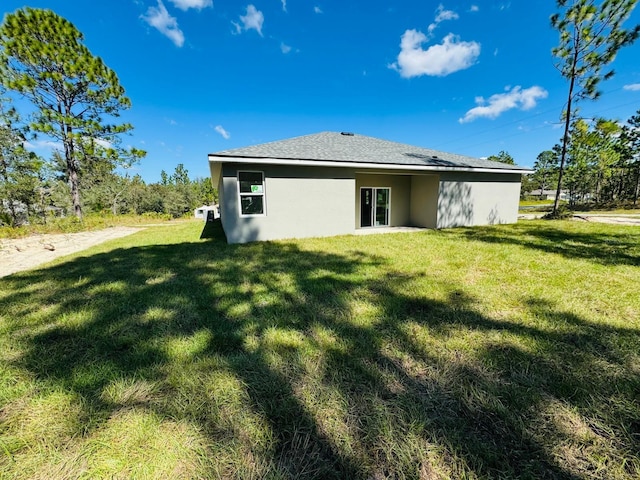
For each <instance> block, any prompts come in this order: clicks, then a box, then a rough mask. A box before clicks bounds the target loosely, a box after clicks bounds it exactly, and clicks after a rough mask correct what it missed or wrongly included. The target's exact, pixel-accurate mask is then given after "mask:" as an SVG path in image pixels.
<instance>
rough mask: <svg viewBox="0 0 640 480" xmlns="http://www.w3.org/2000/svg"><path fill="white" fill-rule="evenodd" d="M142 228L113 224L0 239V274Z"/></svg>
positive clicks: (26, 268) (40, 262) (80, 249)
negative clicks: (93, 228) (60, 232)
mask: <svg viewBox="0 0 640 480" xmlns="http://www.w3.org/2000/svg"><path fill="white" fill-rule="evenodd" d="M140 230H142V229H141V228H133V227H113V228H107V229H104V230H96V231H92V232H79V233H66V234H45V235H31V236H29V237H25V238H17V239H2V240H0V277H6V276H7V275H11V274H12V273H16V272H21V271H23V270H29V269H31V268H35V267H37V266H39V265H42V264H43V263H47V262H50V261H51V260H54V259H55V258H58V257H62V256H63V255H69V254H71V253H75V252H80V251H82V250H85V249H87V248H89V247H93V246H94V245H98V244H100V243H102V242H106V241H107V240H113V239H114V238H121V237H126V236H127V235H131V234H132V233H136V232H139V231H140Z"/></svg>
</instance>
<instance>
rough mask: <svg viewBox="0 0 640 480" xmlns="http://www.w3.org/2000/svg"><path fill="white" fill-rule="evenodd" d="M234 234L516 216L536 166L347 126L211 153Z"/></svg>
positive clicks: (346, 230)
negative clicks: (528, 175)
mask: <svg viewBox="0 0 640 480" xmlns="http://www.w3.org/2000/svg"><path fill="white" fill-rule="evenodd" d="M209 166H210V169H211V179H212V182H213V185H214V187H217V188H218V194H219V205H220V219H221V221H222V226H223V229H224V231H225V234H226V236H227V240H228V241H229V243H244V242H251V241H255V240H274V239H283V238H302V237H320V236H332V235H341V234H353V233H355V232H356V230H358V229H365V228H367V229H369V228H371V229H373V228H388V227H396V226H415V227H425V228H447V227H458V226H472V225H489V224H497V223H515V222H516V221H517V218H518V201H519V197H520V181H521V176H522V174H526V173H531V170H530V169H527V168H523V167H518V166H514V165H507V164H504V163H499V162H492V161H488V160H483V159H478V158H471V157H465V156H462V155H456V154H452V153H445V152H440V151H436V150H431V149H427V148H421V147H414V146H411V145H405V144H401V143H396V142H390V141H386V140H380V139H377V138H372V137H367V136H363V135H355V134H352V133H346V132H342V133H339V132H322V133H317V134H314V135H305V136H302V137H296V138H291V139H287V140H281V141H277V142H271V143H265V144H261V145H255V146H250V147H245V148H237V149H232V150H224V151H221V152H217V153H212V154H210V155H209Z"/></svg>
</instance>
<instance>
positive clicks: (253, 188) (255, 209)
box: [238, 171, 265, 217]
mask: <svg viewBox="0 0 640 480" xmlns="http://www.w3.org/2000/svg"><path fill="white" fill-rule="evenodd" d="M238 194H239V196H240V216H241V217H244V216H249V215H264V214H265V208H264V207H265V201H264V194H265V189H264V172H248V171H245V172H238Z"/></svg>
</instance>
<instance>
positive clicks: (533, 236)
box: [442, 221, 640, 266]
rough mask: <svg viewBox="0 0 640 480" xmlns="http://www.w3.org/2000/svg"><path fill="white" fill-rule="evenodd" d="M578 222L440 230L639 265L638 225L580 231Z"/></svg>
mask: <svg viewBox="0 0 640 480" xmlns="http://www.w3.org/2000/svg"><path fill="white" fill-rule="evenodd" d="M567 226H571V228H567ZM580 226H581V224H576V223H575V222H549V221H536V222H524V223H518V224H516V225H509V226H504V227H474V228H460V229H452V230H443V231H442V232H443V233H444V234H446V235H448V236H459V237H462V238H466V239H469V240H476V241H481V242H487V243H505V244H510V245H520V246H522V247H526V248H529V249H532V250H540V251H543V252H547V253H556V254H559V255H562V256H564V257H567V258H576V259H586V260H590V261H593V262H596V263H600V264H604V265H632V266H638V265H640V228H637V227H630V226H622V227H621V226H616V227H613V226H611V225H605V224H602V225H599V226H597V227H594V226H593V225H589V228H588V230H585V231H580V230H581V228H580Z"/></svg>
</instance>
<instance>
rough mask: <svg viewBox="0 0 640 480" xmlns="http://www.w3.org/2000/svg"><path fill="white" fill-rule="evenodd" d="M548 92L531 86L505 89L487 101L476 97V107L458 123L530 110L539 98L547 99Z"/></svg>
mask: <svg viewBox="0 0 640 480" xmlns="http://www.w3.org/2000/svg"><path fill="white" fill-rule="evenodd" d="M547 95H548V92H547V91H546V90H545V89H544V88H542V87H538V86H533V87H530V88H526V89H524V90H522V88H521V87H520V86H515V87H513V88H512V89H509V88H508V87H507V91H506V92H505V93H496V94H495V95H491V96H490V97H489V99H488V100H485V99H484V98H483V97H476V99H475V101H476V104H477V105H478V106H477V107H474V108H472V109H471V110H469V111H468V112H467V113H466V114H465V116H464V117H463V118H461V119H460V120H459V122H460V123H467V122H471V121H473V120H475V119H476V118H481V117H485V118H491V119H493V118H497V117H498V116H499V115H500V114H501V113H504V112H506V111H507V110H512V109H514V108H518V109H520V110H530V109H532V108H533V107H535V106H536V101H537V100H538V99H541V98H547Z"/></svg>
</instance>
